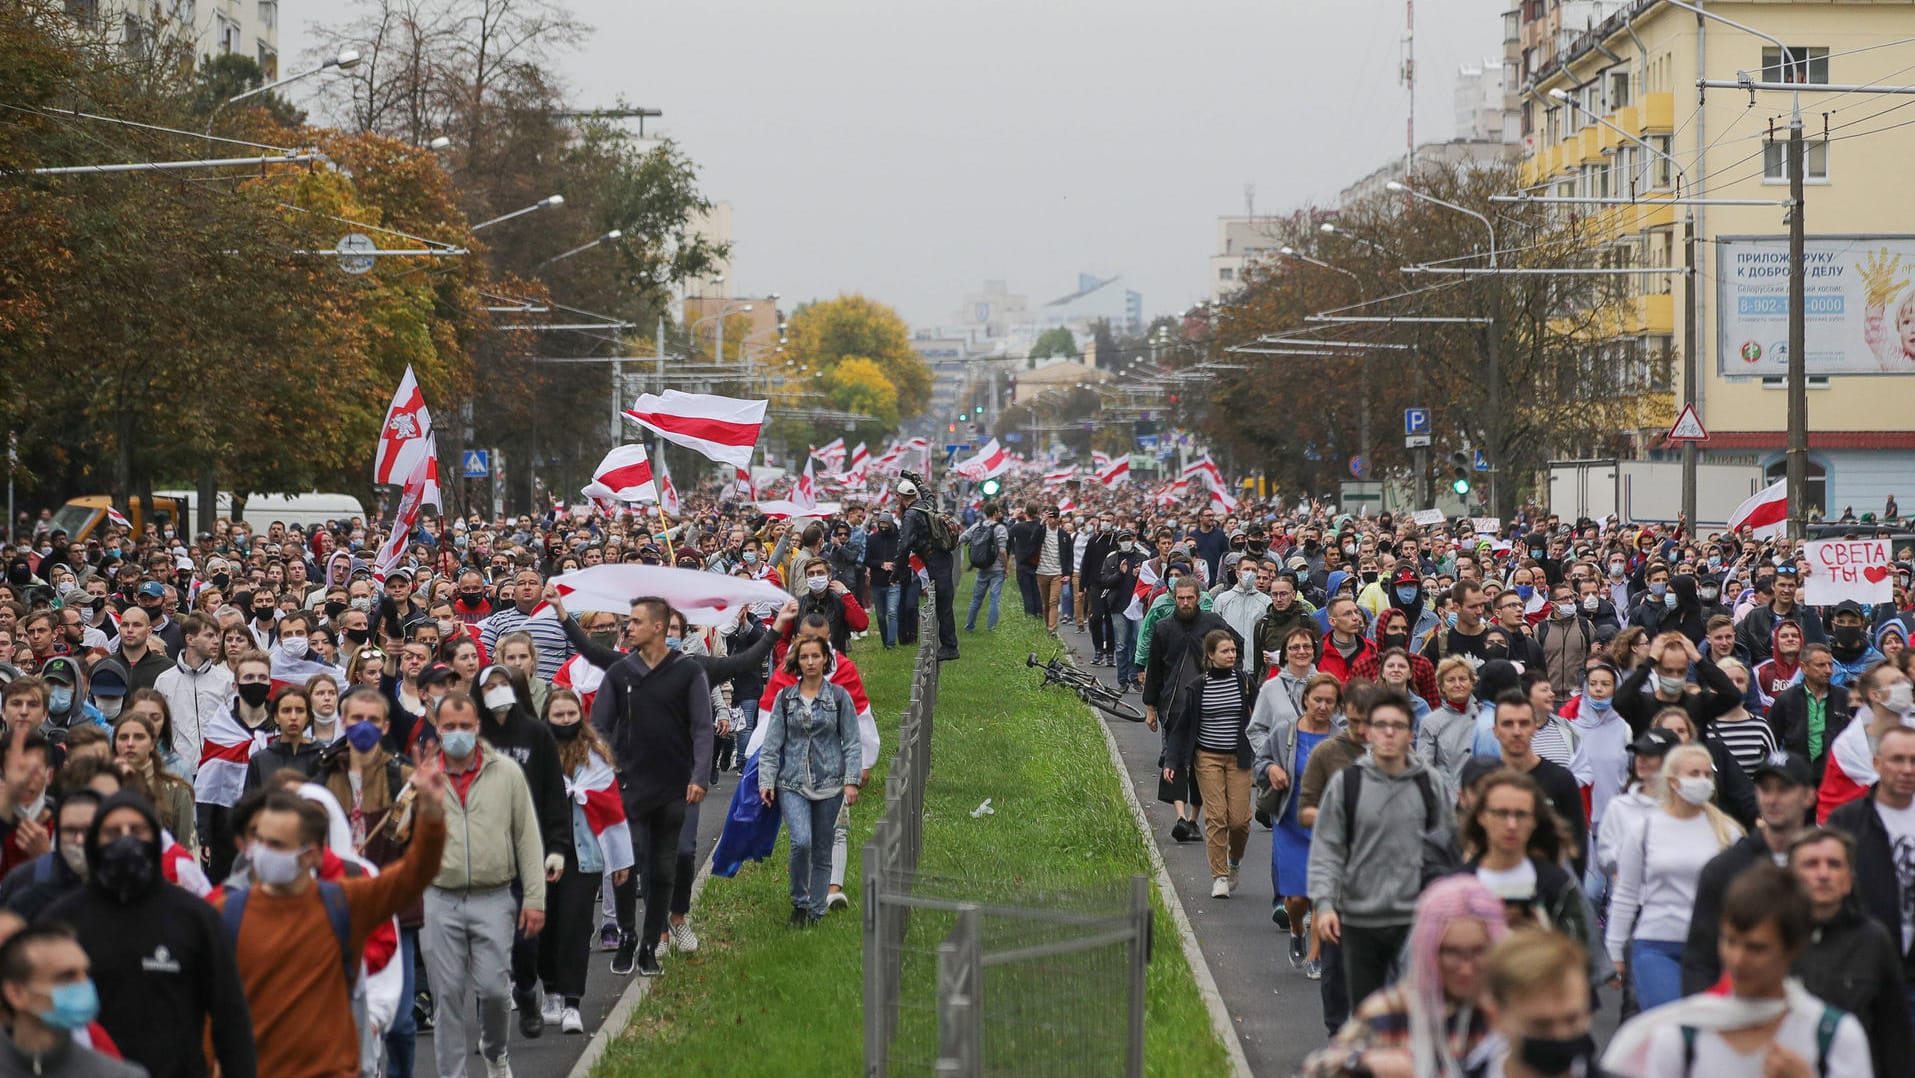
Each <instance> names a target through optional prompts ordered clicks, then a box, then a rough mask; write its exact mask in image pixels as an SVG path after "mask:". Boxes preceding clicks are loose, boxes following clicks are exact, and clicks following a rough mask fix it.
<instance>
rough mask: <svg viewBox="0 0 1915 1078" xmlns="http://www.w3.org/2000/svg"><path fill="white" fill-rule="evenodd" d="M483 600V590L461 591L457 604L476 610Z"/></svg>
mask: <svg viewBox="0 0 1915 1078" xmlns="http://www.w3.org/2000/svg"><path fill="white" fill-rule="evenodd" d="M484 602H485V592H482V591H462V592H460V593H459V605H461V606H463V607H465V608H466V609H467V610H477V609H478V608H479V606H480V604H482V603H484Z"/></svg>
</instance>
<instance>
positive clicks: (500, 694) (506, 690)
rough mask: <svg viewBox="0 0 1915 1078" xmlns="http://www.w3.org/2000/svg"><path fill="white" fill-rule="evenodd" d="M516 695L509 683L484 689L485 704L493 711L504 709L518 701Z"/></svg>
mask: <svg viewBox="0 0 1915 1078" xmlns="http://www.w3.org/2000/svg"><path fill="white" fill-rule="evenodd" d="M518 699H519V698H518V695H517V694H515V693H514V692H513V691H512V686H510V685H494V686H493V687H492V688H489V689H487V690H485V706H486V707H487V708H489V709H491V710H493V711H505V710H507V709H508V708H510V707H511V706H512V705H513V704H515V703H517V702H518Z"/></svg>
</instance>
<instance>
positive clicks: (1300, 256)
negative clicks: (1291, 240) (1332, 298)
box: [1277, 247, 1362, 281]
mask: <svg viewBox="0 0 1915 1078" xmlns="http://www.w3.org/2000/svg"><path fill="white" fill-rule="evenodd" d="M1277 253H1278V254H1280V255H1282V256H1283V257H1285V258H1294V259H1296V260H1297V261H1299V262H1308V263H1310V264H1311V265H1312V266H1321V267H1323V268H1324V269H1327V270H1335V271H1336V272H1338V273H1341V274H1343V275H1344V276H1345V277H1348V278H1350V279H1351V280H1353V281H1357V280H1361V279H1362V278H1360V277H1358V276H1357V275H1356V274H1354V273H1351V272H1350V271H1349V270H1346V269H1344V268H1343V267H1342V266H1333V265H1331V264H1330V263H1328V262H1325V261H1324V260H1322V259H1321V258H1311V257H1310V256H1309V255H1306V254H1304V253H1303V252H1302V251H1299V250H1297V249H1296V248H1295V247H1279V248H1277Z"/></svg>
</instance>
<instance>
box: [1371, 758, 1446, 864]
mask: <svg viewBox="0 0 1915 1078" xmlns="http://www.w3.org/2000/svg"><path fill="white" fill-rule="evenodd" d="M1411 781H1412V782H1415V783H1416V790H1417V792H1418V793H1420V794H1422V795H1423V886H1425V887H1428V886H1429V884H1430V881H1431V880H1435V879H1438V878H1440V877H1443V876H1448V875H1450V874H1451V873H1453V872H1455V871H1456V870H1457V868H1458V867H1459V863H1458V861H1457V857H1456V851H1454V850H1452V849H1451V848H1450V842H1449V836H1448V835H1442V834H1438V833H1436V832H1435V830H1434V829H1435V827H1436V821H1437V819H1438V817H1437V808H1436V784H1435V782H1434V781H1433V780H1432V779H1431V778H1430V772H1429V770H1428V769H1427V768H1425V769H1424V770H1422V771H1418V772H1417V773H1416V774H1415V775H1413V776H1411ZM1362 789H1363V768H1362V767H1361V766H1359V765H1357V764H1351V765H1350V766H1348V767H1346V768H1344V769H1343V827H1344V831H1345V833H1346V834H1347V833H1348V831H1349V827H1350V821H1352V820H1355V819H1356V799H1357V795H1358V794H1359V793H1360V792H1361V791H1362Z"/></svg>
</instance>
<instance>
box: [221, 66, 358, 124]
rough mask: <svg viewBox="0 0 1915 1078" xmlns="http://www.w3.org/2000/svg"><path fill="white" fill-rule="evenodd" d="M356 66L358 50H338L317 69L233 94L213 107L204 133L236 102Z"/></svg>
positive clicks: (307, 70)
mask: <svg viewBox="0 0 1915 1078" xmlns="http://www.w3.org/2000/svg"><path fill="white" fill-rule="evenodd" d="M358 66H359V50H358V49H341V50H339V53H338V55H336V56H332V57H328V58H327V60H326V62H324V63H322V64H320V65H319V66H318V67H312V68H307V69H306V70H304V71H300V72H296V73H294V74H291V75H288V76H286V77H285V78H283V79H274V80H273V81H272V82H268V83H263V84H261V85H259V86H255V87H253V88H252V89H250V90H247V91H245V92H243V93H238V94H234V95H233V96H232V97H229V98H227V99H226V100H224V101H221V102H220V103H219V104H217V105H215V106H213V111H212V113H211V114H209V115H208V116H207V117H206V133H207V134H209V135H210V134H212V133H213V121H215V120H217V119H219V114H220V110H221V109H224V108H225V107H226V106H228V105H231V104H233V103H234V102H236V101H244V100H246V99H247V98H249V97H257V96H258V95H260V94H263V93H267V92H270V91H272V90H277V89H279V88H280V87H281V86H284V85H286V84H287V83H289V82H298V81H299V80H300V79H304V78H309V77H311V76H313V75H318V74H321V73H323V72H327V71H332V70H334V69H338V70H340V71H350V70H352V69H353V68H355V67H358Z"/></svg>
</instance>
